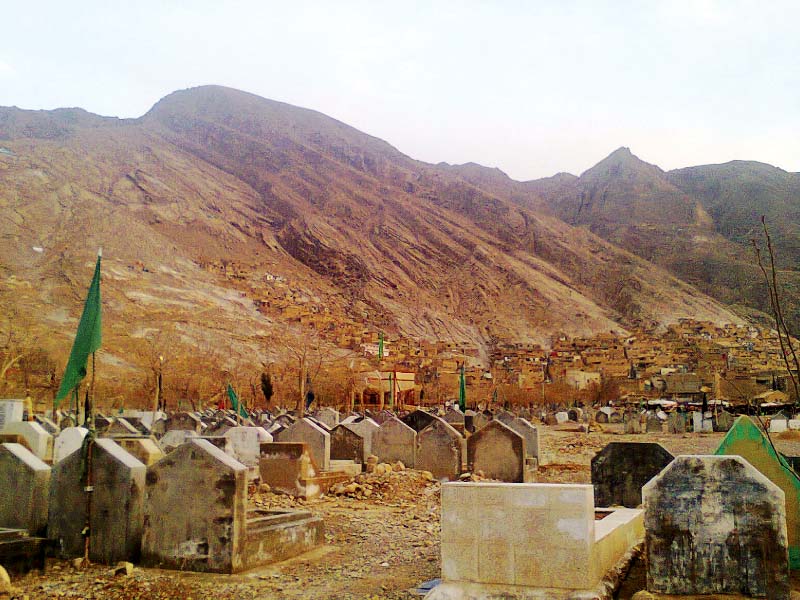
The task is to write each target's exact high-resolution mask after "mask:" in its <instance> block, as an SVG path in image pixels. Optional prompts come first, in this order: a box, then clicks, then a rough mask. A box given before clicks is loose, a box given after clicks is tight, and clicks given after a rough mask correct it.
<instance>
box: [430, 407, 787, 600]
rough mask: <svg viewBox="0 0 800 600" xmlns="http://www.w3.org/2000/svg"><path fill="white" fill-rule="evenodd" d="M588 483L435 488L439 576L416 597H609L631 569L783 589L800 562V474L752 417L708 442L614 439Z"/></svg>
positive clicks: (698, 581)
mask: <svg viewBox="0 0 800 600" xmlns="http://www.w3.org/2000/svg"><path fill="white" fill-rule="evenodd" d="M591 477H592V484H591V485H577V484H531V483H517V484H507V483H493V482H492V483H488V482H452V483H446V484H444V485H443V488H442V517H441V518H442V583H441V584H440V585H438V586H436V587H435V588H433V590H432V591H430V592H429V593H428V595H427V596H426V598H427V599H428V600H454V599H456V598H474V599H488V598H505V599H507V600H514V599H520V600H522V599H523V598H524V599H531V598H563V599H570V600H577V599H588V598H593V599H610V598H613V597H616V596H615V594H616V593H617V592H618V590H619V588H620V586H621V585H622V583H623V581H624V580H625V578H626V577H627V576H628V574H629V572H630V570H631V569H632V568H639V569H643V570H644V571H645V572H646V587H647V591H648V592H649V593H650V596H647V597H656V598H666V597H669V598H676V597H680V596H689V597H692V598H695V597H696V596H698V595H706V596H708V597H720V596H726V595H733V597H741V596H747V597H758V598H768V599H771V600H772V599H774V600H778V599H788V598H790V597H791V592H790V572H791V570H795V571H800V478H798V475H797V474H796V473H795V471H794V470H793V469H792V468H791V466H790V460H788V459H787V457H785V456H783V455H782V454H780V453H779V452H778V451H777V450H776V449H775V447H774V445H773V443H772V441H771V440H770V438H769V435H768V434H767V433H766V432H765V429H764V428H763V427H762V426H761V425H760V424H759V423H758V421H757V420H755V419H752V418H751V417H748V416H741V417H739V418H737V419H736V421H735V422H734V423H733V425H732V426H731V428H730V429H729V431H728V432H727V434H726V435H725V437H724V438H723V440H722V442H721V443H720V445H719V447H718V448H717V450H716V451H715V453H714V454H713V455H707V456H696V455H683V456H677V457H675V456H673V455H671V454H670V453H669V452H668V451H667V450H666V449H665V448H664V447H663V446H661V445H660V444H657V443H645V442H613V443H611V444H608V445H607V446H606V447H605V448H604V449H603V450H601V451H600V452H599V453H598V454H597V455H596V456H595V457H594V458H593V460H592V464H591Z"/></svg>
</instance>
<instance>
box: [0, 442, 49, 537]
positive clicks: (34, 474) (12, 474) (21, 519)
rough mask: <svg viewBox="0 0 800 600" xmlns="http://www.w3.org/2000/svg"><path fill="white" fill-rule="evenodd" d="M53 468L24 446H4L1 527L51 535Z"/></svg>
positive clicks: (0, 470)
mask: <svg viewBox="0 0 800 600" xmlns="http://www.w3.org/2000/svg"><path fill="white" fill-rule="evenodd" d="M49 488H50V467H49V466H47V465H46V464H45V463H44V462H43V461H42V460H41V459H40V458H38V457H37V456H36V455H35V454H33V452H31V451H30V450H28V449H27V448H25V447H24V446H23V445H21V444H14V443H9V444H0V527H4V528H8V529H25V530H27V531H28V533H29V534H30V535H33V536H44V535H46V532H47V497H48V492H49Z"/></svg>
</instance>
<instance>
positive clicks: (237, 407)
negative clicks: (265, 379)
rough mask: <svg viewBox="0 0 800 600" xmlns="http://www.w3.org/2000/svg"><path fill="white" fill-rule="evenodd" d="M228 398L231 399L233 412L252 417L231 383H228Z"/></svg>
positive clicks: (246, 417)
mask: <svg viewBox="0 0 800 600" xmlns="http://www.w3.org/2000/svg"><path fill="white" fill-rule="evenodd" d="M228 398H230V400H231V406H232V407H233V412H235V413H236V414H237V415H239V416H240V417H242V418H245V419H249V418H250V415H248V414H247V411H246V410H245V408H244V402H239V397H238V396H237V395H236V392H234V391H233V386H232V385H231V384H230V383H229V384H228Z"/></svg>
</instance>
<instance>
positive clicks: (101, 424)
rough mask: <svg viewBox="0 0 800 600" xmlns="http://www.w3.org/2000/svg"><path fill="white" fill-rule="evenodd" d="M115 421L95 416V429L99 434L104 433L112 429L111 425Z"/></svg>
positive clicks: (103, 416) (102, 416)
mask: <svg viewBox="0 0 800 600" xmlns="http://www.w3.org/2000/svg"><path fill="white" fill-rule="evenodd" d="M114 421H115V419H113V418H110V417H106V416H105V415H95V416H94V428H95V431H97V432H98V433H104V432H105V430H106V429H108V428H109V427H111V424H112V423H113V422H114Z"/></svg>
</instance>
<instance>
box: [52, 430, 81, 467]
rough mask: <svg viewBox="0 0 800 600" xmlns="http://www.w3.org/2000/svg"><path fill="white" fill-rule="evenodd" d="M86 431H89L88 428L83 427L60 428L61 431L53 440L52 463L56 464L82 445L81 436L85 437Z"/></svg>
mask: <svg viewBox="0 0 800 600" xmlns="http://www.w3.org/2000/svg"><path fill="white" fill-rule="evenodd" d="M87 433H89V430H88V429H85V428H83V427H67V428H66V429H62V430H61V433H59V434H58V435H57V436H56V439H55V440H54V441H53V464H54V465H55V464H58V463H59V462H61V461H62V460H64V459H65V458H66V457H67V456H69V455H70V454H72V453H73V452H75V450H78V449H79V448H80V447H81V446H83V438H85V437H86V434H87Z"/></svg>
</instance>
